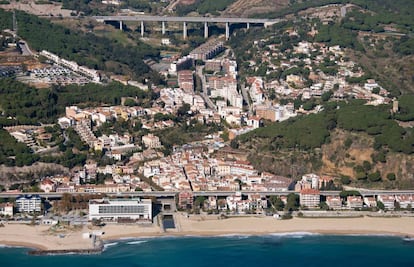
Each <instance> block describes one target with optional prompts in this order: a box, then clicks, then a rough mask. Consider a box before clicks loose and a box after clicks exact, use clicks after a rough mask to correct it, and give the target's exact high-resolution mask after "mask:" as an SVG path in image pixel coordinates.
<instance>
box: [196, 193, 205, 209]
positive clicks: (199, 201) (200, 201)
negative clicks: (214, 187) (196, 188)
mask: <svg viewBox="0 0 414 267" xmlns="http://www.w3.org/2000/svg"><path fill="white" fill-rule="evenodd" d="M204 201H206V197H203V196H198V197H196V199H195V200H194V208H202V207H203V205H204Z"/></svg>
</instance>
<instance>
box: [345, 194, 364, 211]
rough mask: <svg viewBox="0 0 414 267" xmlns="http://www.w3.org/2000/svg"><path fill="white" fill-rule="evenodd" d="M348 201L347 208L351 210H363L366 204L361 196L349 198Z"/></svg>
mask: <svg viewBox="0 0 414 267" xmlns="http://www.w3.org/2000/svg"><path fill="white" fill-rule="evenodd" d="M346 201H347V206H348V208H350V209H360V208H362V206H363V204H364V202H363V200H362V198H361V197H360V196H348V197H347V199H346Z"/></svg>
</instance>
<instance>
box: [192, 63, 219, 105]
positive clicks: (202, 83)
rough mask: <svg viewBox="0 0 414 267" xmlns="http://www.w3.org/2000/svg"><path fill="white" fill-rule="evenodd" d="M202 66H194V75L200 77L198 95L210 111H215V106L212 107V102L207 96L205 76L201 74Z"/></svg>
mask: <svg viewBox="0 0 414 267" xmlns="http://www.w3.org/2000/svg"><path fill="white" fill-rule="evenodd" d="M203 69H204V66H196V75H197V76H199V77H200V79H201V87H202V88H201V90H202V92H201V93H200V95H201V97H202V98H203V99H204V102H206V104H207V106H208V107H209V108H211V109H214V110H217V106H216V105H214V103H213V101H211V99H210V97H208V95H207V81H206V76H204V74H203Z"/></svg>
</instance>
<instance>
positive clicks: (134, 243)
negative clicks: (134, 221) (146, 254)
mask: <svg viewBox="0 0 414 267" xmlns="http://www.w3.org/2000/svg"><path fill="white" fill-rule="evenodd" d="M146 242H148V241H147V240H137V241H130V242H127V244H128V245H138V244H142V243H146Z"/></svg>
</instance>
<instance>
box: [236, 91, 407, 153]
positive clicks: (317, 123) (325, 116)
mask: <svg viewBox="0 0 414 267" xmlns="http://www.w3.org/2000/svg"><path fill="white" fill-rule="evenodd" d="M399 100H400V110H401V112H400V113H397V114H395V116H394V115H392V114H391V113H390V111H389V110H390V106H388V105H380V106H368V105H362V103H361V101H357V100H354V101H351V102H350V103H345V102H342V103H332V102H331V103H327V104H326V105H325V110H324V111H323V112H320V113H318V114H314V115H309V116H300V117H296V118H293V119H290V120H288V121H285V122H282V123H274V124H271V125H269V126H267V127H264V128H259V129H257V130H255V131H253V132H250V133H248V134H246V135H243V136H240V137H239V138H237V139H236V140H235V141H234V142H233V145H237V144H241V143H245V142H249V141H251V140H254V139H260V140H262V141H263V142H259V143H261V144H262V147H260V148H257V149H258V150H260V149H265V150H272V151H278V150H284V149H299V150H303V151H310V150H312V149H315V148H319V147H321V146H322V145H323V144H325V143H326V142H329V135H330V131H331V130H333V129H335V128H340V129H343V130H347V131H351V132H365V133H367V134H368V135H371V136H373V137H374V140H375V143H374V148H375V149H379V148H383V149H388V150H389V151H393V152H402V153H405V154H412V153H414V130H413V129H412V128H403V127H401V126H399V125H398V123H397V121H396V120H395V118H403V119H405V120H409V119H410V120H412V118H414V109H413V108H412V107H413V105H414V96H413V95H405V96H401V97H400V99H399Z"/></svg>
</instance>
